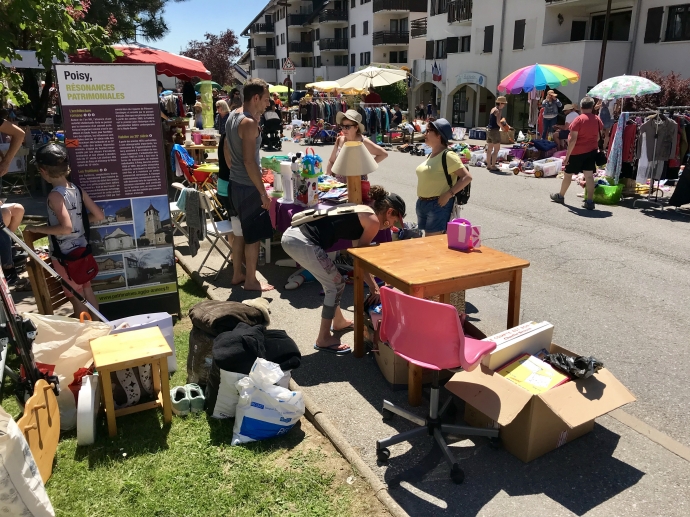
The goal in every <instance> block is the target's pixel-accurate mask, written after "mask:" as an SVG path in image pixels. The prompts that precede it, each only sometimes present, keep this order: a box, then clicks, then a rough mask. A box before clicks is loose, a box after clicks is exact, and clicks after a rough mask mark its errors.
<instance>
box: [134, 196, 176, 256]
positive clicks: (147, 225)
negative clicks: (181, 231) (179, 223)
mask: <svg viewBox="0 0 690 517" xmlns="http://www.w3.org/2000/svg"><path fill="white" fill-rule="evenodd" d="M132 211H133V213H134V226H135V228H136V239H137V247H139V248H146V247H151V246H170V245H171V244H172V233H173V228H172V222H171V220H170V205H169V204H168V198H167V197H166V196H156V197H143V198H138V199H132Z"/></svg>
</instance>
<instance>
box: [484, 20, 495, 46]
mask: <svg viewBox="0 0 690 517" xmlns="http://www.w3.org/2000/svg"><path fill="white" fill-rule="evenodd" d="M493 50H494V26H493V25H487V26H486V27H484V52H493Z"/></svg>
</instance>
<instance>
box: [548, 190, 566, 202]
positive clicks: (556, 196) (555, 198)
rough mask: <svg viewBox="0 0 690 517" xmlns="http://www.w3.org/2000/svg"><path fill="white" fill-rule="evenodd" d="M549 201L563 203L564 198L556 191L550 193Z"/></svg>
mask: <svg viewBox="0 0 690 517" xmlns="http://www.w3.org/2000/svg"><path fill="white" fill-rule="evenodd" d="M551 201H554V202H556V203H560V204H563V203H565V198H564V197H563V196H561V195H560V194H558V193H556V194H551Z"/></svg>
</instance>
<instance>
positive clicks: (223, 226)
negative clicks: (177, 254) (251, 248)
mask: <svg viewBox="0 0 690 517" xmlns="http://www.w3.org/2000/svg"><path fill="white" fill-rule="evenodd" d="M200 198H201V203H202V205H203V206H202V208H203V210H204V218H205V220H206V239H207V240H208V242H210V243H211V248H210V249H209V250H208V253H207V254H206V256H205V257H204V260H203V261H202V262H201V265H200V266H199V269H198V270H197V272H198V273H199V274H201V270H202V269H203V267H204V264H205V263H206V260H207V259H208V257H209V256H210V255H211V252H212V251H213V248H215V249H216V250H218V253H220V254H221V256H222V257H223V263H222V264H221V266H220V268H218V271H217V272H216V276H214V277H213V279H214V280H215V279H216V278H218V275H220V272H221V271H222V270H223V268H224V267H225V265H226V264H229V263H230V254H231V253H232V248H231V247H230V245H229V244H228V241H227V240H226V239H225V237H227V236H228V235H232V223H231V222H230V221H225V220H222V221H216V220H215V218H214V217H213V207H212V206H211V200H210V199H209V196H207V195H202V196H200ZM211 237H215V240H212V239H211ZM219 240H223V242H224V243H225V245H226V246H227V247H228V249H229V250H230V253H228V254H225V253H223V252H222V251H221V250H220V248H219V247H218V241H219Z"/></svg>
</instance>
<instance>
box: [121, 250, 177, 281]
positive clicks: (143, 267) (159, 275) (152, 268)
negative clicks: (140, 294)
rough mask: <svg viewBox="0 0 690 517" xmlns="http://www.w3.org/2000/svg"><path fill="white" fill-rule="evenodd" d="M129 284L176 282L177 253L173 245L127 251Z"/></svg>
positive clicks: (126, 271) (126, 265) (126, 268)
mask: <svg viewBox="0 0 690 517" xmlns="http://www.w3.org/2000/svg"><path fill="white" fill-rule="evenodd" d="M124 258H125V260H124V262H125V273H126V274H127V285H128V286H129V287H132V286H135V285H146V284H165V283H169V282H175V280H176V279H177V277H176V272H175V255H174V253H173V249H172V247H167V248H161V249H154V250H143V251H133V252H130V253H125V256H124Z"/></svg>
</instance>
